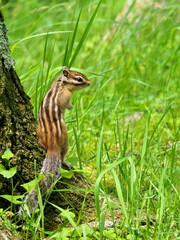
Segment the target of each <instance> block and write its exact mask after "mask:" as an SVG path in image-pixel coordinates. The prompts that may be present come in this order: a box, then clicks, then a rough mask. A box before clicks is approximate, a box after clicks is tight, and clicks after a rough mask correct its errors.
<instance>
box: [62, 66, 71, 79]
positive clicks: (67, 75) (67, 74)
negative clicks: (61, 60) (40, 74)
mask: <svg viewBox="0 0 180 240" xmlns="http://www.w3.org/2000/svg"><path fill="white" fill-rule="evenodd" d="M62 69H63V75H64V76H65V77H66V78H68V77H69V74H70V69H69V68H68V67H63V68H62Z"/></svg>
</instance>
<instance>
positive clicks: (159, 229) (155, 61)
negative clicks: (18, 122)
mask: <svg viewBox="0 0 180 240" xmlns="http://www.w3.org/2000/svg"><path fill="white" fill-rule="evenodd" d="M22 3H24V4H22ZM98 4H99V2H98V1H89V2H88V1H84V3H83V2H81V1H74V0H69V1H65V2H61V3H58V1H55V0H54V1H52V2H46V1H41V2H39V1H37V0H32V1H29V2H26V3H25V2H23V1H17V2H16V3H11V2H9V3H8V4H6V5H4V6H3V7H2V11H3V12H4V17H5V20H6V24H7V26H8V28H9V32H8V33H9V40H10V44H11V49H12V56H13V58H14V59H15V60H16V70H17V72H18V74H19V76H20V78H21V81H22V84H23V86H24V88H25V91H26V92H27V93H28V95H29V96H30V97H31V102H32V104H33V106H34V109H35V110H34V113H35V115H36V116H37V111H38V106H39V104H40V101H41V99H42V98H43V96H44V94H45V92H46V91H47V90H48V88H49V87H50V84H51V83H52V81H53V80H54V79H55V77H56V76H57V75H58V74H59V72H60V71H61V67H62V65H63V64H66V65H68V66H70V67H72V68H73V69H77V70H79V71H83V73H85V74H86V75H87V76H88V77H89V79H90V80H91V81H92V85H91V86H90V87H88V88H87V89H85V90H83V91H81V92H77V93H75V96H74V97H73V100H72V102H73V105H74V109H73V110H72V111H71V112H67V113H66V121H67V125H68V131H69V144H70V149H69V152H68V156H67V160H68V159H69V161H71V160H72V161H73V162H79V165H80V168H83V169H84V170H85V171H86V172H87V173H86V176H87V178H90V179H91V180H93V181H94V183H95V190H94V191H95V199H96V210H97V219H98V221H99V232H100V235H98V234H97V233H93V235H92V236H93V237H94V239H98V238H102V239H103V237H104V238H105V237H106V238H107V239H117V237H119V238H120V239H178V235H179V230H178V229H179V227H180V226H179V200H180V199H179V198H180V194H179V186H178V176H179V157H178V154H179V142H178V138H179V123H180V121H179V107H180V101H179V94H180V91H179V89H180V88H179V67H180V64H179V58H178V51H179V35H178V31H179V26H178V24H179V20H178V10H179V5H178V3H177V1H175V0H172V1H153V2H151V1H146V2H144V1H125V0H124V1H107V0H102V2H101V4H100V5H98ZM22 12H23V14H22ZM12 19H13V21H12ZM110 195H111V196H113V197H115V198H116V199H118V200H119V201H118V200H117V202H116V201H115V200H114V198H112V199H111V198H109V196H110ZM100 196H102V197H103V198H104V202H105V206H106V207H103V208H102V207H100V206H101V205H100V204H101V203H100V198H99V197H100ZM115 209H118V210H119V213H120V215H121V219H120V222H119V223H118V224H117V225H115V226H114V227H113V230H111V231H112V232H111V233H112V234H110V232H109V235H108V231H110V230H106V229H105V220H106V217H107V216H108V214H107V212H108V211H109V212H110V215H111V217H112V219H114V220H113V221H115V219H116V216H115ZM69 219H70V222H72V225H73V226H74V228H76V226H75V225H74V224H75V223H74V221H73V220H72V219H71V218H69ZM83 231H84V232H83V234H84V235H83V236H86V231H85V230H83ZM91 234H92V233H91ZM113 234H115V235H113ZM50 236H53V233H51V235H50ZM58 236H59V235H58ZM87 236H88V235H87ZM110 236H111V237H112V236H115V237H114V238H113V237H112V238H110ZM59 239H60V238H59ZM72 239H73V238H72ZM74 239H75V238H74ZM84 239H86V238H84Z"/></svg>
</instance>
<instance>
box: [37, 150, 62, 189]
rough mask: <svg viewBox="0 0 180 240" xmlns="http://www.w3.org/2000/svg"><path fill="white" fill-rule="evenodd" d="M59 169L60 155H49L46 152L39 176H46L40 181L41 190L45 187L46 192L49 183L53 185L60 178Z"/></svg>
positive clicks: (60, 164)
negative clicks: (41, 183) (41, 184)
mask: <svg viewBox="0 0 180 240" xmlns="http://www.w3.org/2000/svg"><path fill="white" fill-rule="evenodd" d="M61 167H62V159H61V156H60V154H52V153H51V154H49V152H47V154H46V158H45V159H44V162H43V166H42V169H41V174H45V175H47V176H46V177H44V178H43V180H42V181H43V185H44V186H43V188H44V187H45V188H46V190H48V189H49V188H50V186H51V183H53V182H54V181H56V180H57V179H58V178H59V177H60V171H59V168H61ZM48 175H49V176H48Z"/></svg>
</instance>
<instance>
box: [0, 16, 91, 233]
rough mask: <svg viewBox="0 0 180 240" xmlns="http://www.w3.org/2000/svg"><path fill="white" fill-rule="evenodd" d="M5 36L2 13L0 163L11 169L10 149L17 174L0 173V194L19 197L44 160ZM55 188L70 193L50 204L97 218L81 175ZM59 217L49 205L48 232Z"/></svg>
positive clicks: (1, 204)
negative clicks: (7, 176)
mask: <svg viewBox="0 0 180 240" xmlns="http://www.w3.org/2000/svg"><path fill="white" fill-rule="evenodd" d="M6 33H7V29H6V26H5V24H4V20H3V17H2V14H1V13H0V163H1V164H3V165H4V166H5V167H6V168H7V169H8V168H9V162H8V160H5V159H2V158H1V156H2V155H3V153H4V152H5V150H6V149H7V148H9V149H10V150H11V151H12V153H13V154H14V157H13V158H12V159H11V163H10V165H11V166H16V167H17V173H16V174H15V175H14V177H13V178H12V179H6V178H4V177H3V176H2V175H1V174H0V195H3V194H10V195H11V194H12V193H13V194H14V195H17V194H22V193H23V192H24V190H23V188H22V187H21V186H20V185H21V184H22V183H24V182H28V181H30V180H32V179H33V178H34V174H35V172H34V162H35V161H36V170H37V173H38V172H39V170H40V168H41V166H42V161H43V159H44V151H43V150H42V148H41V147H40V146H39V144H38V141H37V135H36V120H35V118H34V115H33V112H32V108H33V107H32V105H31V104H30V102H29V97H28V96H27V95H26V93H25V92H24V90H23V87H22V85H21V83H20V80H19V77H18V76H17V74H16V72H15V70H14V63H13V60H12V59H11V57H10V56H9V44H8V39H7V35H6ZM12 182H13V184H12ZM72 187H73V188H74V190H72ZM56 188H57V189H58V190H59V189H67V191H62V192H61V191H54V192H53V194H52V195H51V197H50V201H51V202H53V203H54V204H56V205H57V206H61V207H62V208H65V209H66V208H74V211H75V214H77V215H78V216H79V212H82V215H83V212H85V213H86V214H85V215H84V220H85V219H87V218H88V217H90V214H89V213H90V212H91V213H92V215H93V216H95V207H94V194H93V191H90V189H91V184H89V183H88V181H87V180H86V179H85V178H84V177H83V176H82V175H81V174H78V173H75V174H74V176H73V177H72V178H71V179H62V181H60V182H58V183H57V184H56ZM76 189H77V190H76ZM79 189H81V191H80V190H79ZM82 189H84V191H82ZM87 189H89V190H87ZM87 191H88V192H89V193H88V194H87ZM82 205H83V206H84V207H83V208H82ZM8 206H10V203H9V202H7V201H4V199H3V198H0V207H1V208H6V207H8ZM87 213H88V215H87ZM58 214H59V211H56V210H55V208H53V207H52V206H51V205H49V204H47V206H46V209H45V218H46V227H47V228H48V229H52V228H53V229H55V228H56V227H57V225H59V224H61V221H62V220H61V218H58ZM93 218H94V217H93ZM55 219H56V221H55Z"/></svg>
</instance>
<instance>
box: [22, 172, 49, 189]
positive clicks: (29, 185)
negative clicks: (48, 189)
mask: <svg viewBox="0 0 180 240" xmlns="http://www.w3.org/2000/svg"><path fill="white" fill-rule="evenodd" d="M44 176H45V175H44V174H40V175H39V176H38V177H37V178H36V179H34V180H32V181H30V182H28V183H24V184H21V187H23V188H25V189H26V191H27V192H30V191H31V189H33V188H35V187H36V186H37V184H38V182H39V181H40V180H42V179H43V177H44Z"/></svg>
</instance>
